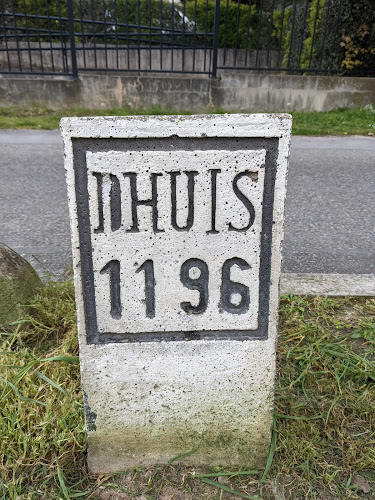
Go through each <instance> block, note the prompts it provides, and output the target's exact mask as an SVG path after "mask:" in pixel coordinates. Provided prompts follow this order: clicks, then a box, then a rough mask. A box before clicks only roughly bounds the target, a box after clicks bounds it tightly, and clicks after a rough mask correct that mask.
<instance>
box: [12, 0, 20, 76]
mask: <svg viewBox="0 0 375 500" xmlns="http://www.w3.org/2000/svg"><path fill="white" fill-rule="evenodd" d="M12 10H13V26H14V36H15V37H16V46H17V56H18V67H19V70H20V72H21V73H22V63H21V52H20V44H19V40H18V26H17V20H16V16H15V14H16V7H15V4H14V0H12Z"/></svg>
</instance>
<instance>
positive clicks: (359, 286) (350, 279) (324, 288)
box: [280, 273, 375, 297]
mask: <svg viewBox="0 0 375 500" xmlns="http://www.w3.org/2000/svg"><path fill="white" fill-rule="evenodd" d="M280 292H281V293H283V294H294V295H333V296H335V295H336V296H338V295H350V296H369V297H371V296H375V274H305V273H296V274H293V273H283V274H282V275H281V284H280Z"/></svg>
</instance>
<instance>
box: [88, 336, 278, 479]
mask: <svg viewBox="0 0 375 500" xmlns="http://www.w3.org/2000/svg"><path fill="white" fill-rule="evenodd" d="M83 351H84V352H82V350H81V372H82V374H83V381H82V382H83V389H84V394H85V410H86V421H87V427H88V442H89V455H88V464H89V468H90V470H91V471H92V472H93V473H97V474H99V473H105V472H113V471H118V470H122V469H125V468H129V467H133V466H136V465H153V464H166V463H168V462H169V461H170V460H171V459H173V458H175V457H177V456H178V455H184V454H186V455H185V456H182V457H180V458H179V459H178V462H182V463H185V464H189V465H200V466H202V465H207V466H217V465H222V466H246V467H251V468H261V467H263V466H264V465H265V462H266V458H267V454H268V446H269V442H270V433H271V419H272V415H271V411H272V405H273V383H274V381H273V375H274V361H275V358H274V356H275V355H274V346H273V342H272V341H271V340H266V341H256V340H252V341H217V340H216V341H202V340H201V341H186V342H168V343H167V342H159V343H158V342H145V343H142V344H140V343H136V344H111V345H109V346H85V347H84V348H83ZM119 367H121V371H120V370H119Z"/></svg>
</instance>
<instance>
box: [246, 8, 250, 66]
mask: <svg viewBox="0 0 375 500" xmlns="http://www.w3.org/2000/svg"><path fill="white" fill-rule="evenodd" d="M250 19H251V0H249V13H248V17H247V33H246V53H245V66H247V55H248V52H249V39H250V30H251V25H250Z"/></svg>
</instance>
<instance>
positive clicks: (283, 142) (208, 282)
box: [61, 114, 291, 473]
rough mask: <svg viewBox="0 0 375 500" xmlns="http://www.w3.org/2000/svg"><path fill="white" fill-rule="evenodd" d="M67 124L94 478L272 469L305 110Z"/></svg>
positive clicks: (75, 120) (64, 132) (66, 146)
mask: <svg viewBox="0 0 375 500" xmlns="http://www.w3.org/2000/svg"><path fill="white" fill-rule="evenodd" d="M61 129H62V135H63V141H64V150H65V167H66V171H67V183H68V195H69V205H70V217H71V228H72V246H73V263H74V275H75V287H76V297H77V299H76V300H77V314H78V332H79V341H80V360H81V374H82V387H83V391H84V400H85V410H86V424H87V431H88V441H89V449H88V461H89V467H90V469H91V471H92V472H95V473H102V472H111V471H116V470H121V469H124V468H127V467H132V466H134V465H149V464H164V463H167V462H168V461H169V460H171V459H172V458H173V457H176V456H177V455H183V454H186V455H185V457H183V458H181V460H180V461H183V462H185V463H189V464H193V465H210V466H214V465H223V466H241V465H242V466H247V467H262V466H263V465H264V463H265V460H266V456H267V453H268V446H269V441H270V430H271V417H272V416H271V411H272V407H273V386H274V376H275V344H276V335H277V310H278V302H279V280H280V265H281V242H282V237H283V221H284V200H285V189H286V173H287V163H288V154H289V142H290V130H291V118H290V116H289V115H265V114H259V115H223V116H219V115H216V116H215V115H213V116H174V117H171V116H162V117H124V118H63V119H62V121H61Z"/></svg>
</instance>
